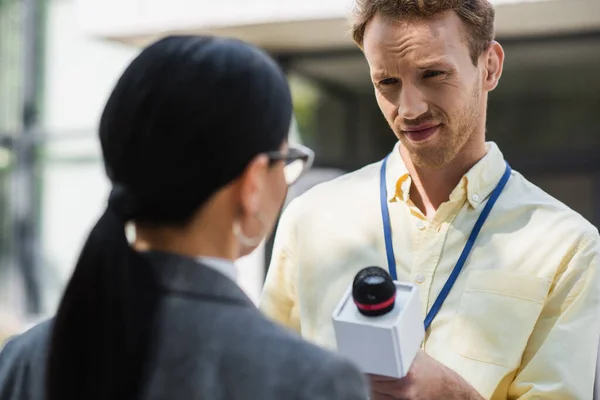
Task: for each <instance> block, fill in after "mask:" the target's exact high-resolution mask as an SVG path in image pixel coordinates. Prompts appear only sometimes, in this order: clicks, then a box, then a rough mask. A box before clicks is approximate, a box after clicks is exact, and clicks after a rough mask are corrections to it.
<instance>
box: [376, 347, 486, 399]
mask: <svg viewBox="0 0 600 400" xmlns="http://www.w3.org/2000/svg"><path fill="white" fill-rule="evenodd" d="M369 378H370V380H371V392H372V393H371V400H404V399H406V400H433V399H447V400H452V399H457V400H459V399H460V400H483V397H481V395H480V394H479V393H477V391H476V390H475V389H474V388H473V387H471V386H470V385H469V384H468V383H467V382H466V381H465V380H464V379H462V378H461V377H460V376H458V374H456V373H455V372H454V371H452V370H451V369H450V368H448V367H446V366H444V365H442V364H440V363H439V362H437V361H435V360H434V359H433V358H431V357H429V356H428V355H427V354H425V353H424V352H422V351H420V352H419V353H418V354H417V356H416V357H415V360H414V361H413V363H412V365H411V367H410V370H409V371H408V374H407V375H406V376H405V377H404V378H402V379H395V378H389V377H384V376H377V375H369Z"/></svg>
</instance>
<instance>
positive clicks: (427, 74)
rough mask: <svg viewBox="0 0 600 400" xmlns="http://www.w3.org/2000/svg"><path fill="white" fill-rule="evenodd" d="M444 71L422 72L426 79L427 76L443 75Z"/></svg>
mask: <svg viewBox="0 0 600 400" xmlns="http://www.w3.org/2000/svg"><path fill="white" fill-rule="evenodd" d="M443 74H444V72H442V71H425V73H424V74H423V78H425V79H427V78H435V77H437V76H440V75H443Z"/></svg>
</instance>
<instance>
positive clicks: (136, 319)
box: [46, 185, 159, 400]
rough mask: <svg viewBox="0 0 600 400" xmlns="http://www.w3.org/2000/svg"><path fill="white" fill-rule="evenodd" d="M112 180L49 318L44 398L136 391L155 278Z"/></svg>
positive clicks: (96, 399) (93, 398)
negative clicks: (130, 234)
mask: <svg viewBox="0 0 600 400" xmlns="http://www.w3.org/2000/svg"><path fill="white" fill-rule="evenodd" d="M124 197H125V196H124V191H123V190H122V189H121V188H120V187H119V186H118V185H117V186H115V189H113V191H112V192H111V198H110V200H109V206H108V207H107V209H106V211H105V212H104V214H103V215H102V217H101V218H100V220H99V221H98V222H97V224H96V226H95V227H94V228H93V229H92V232H91V233H90V235H89V237H88V239H87V241H86V243H85V245H84V247H83V250H82V252H81V254H80V256H79V260H78V261H77V265H76V267H75V271H74V272H73V275H72V277H71V280H70V281H69V283H68V285H67V288H66V291H65V294H64V297H63V299H62V301H61V303H60V305H59V308H58V312H57V315H56V318H55V321H54V327H53V332H52V336H51V342H50V354H49V360H48V368H47V377H46V379H47V381H46V382H47V397H48V400H65V399H82V400H83V399H85V400H100V399H103V400H109V399H110V400H114V399H132V400H133V399H136V398H139V394H140V391H141V384H142V382H143V379H144V373H145V371H144V366H145V364H146V361H147V356H148V354H147V353H148V348H149V342H150V340H151V338H152V331H153V322H154V315H155V311H156V308H157V304H158V300H159V299H158V285H157V281H156V279H155V276H154V270H153V269H152V267H151V266H150V265H149V264H148V263H147V262H146V261H145V260H144V259H143V258H142V257H141V256H140V255H139V254H138V253H136V252H135V251H134V250H133V249H131V248H130V246H129V243H128V241H127V238H126V236H125V221H127V220H128V219H129V217H130V215H126V214H127V213H129V212H130V210H127V207H123V204H124V203H126V202H125V201H124V200H125V199H124Z"/></svg>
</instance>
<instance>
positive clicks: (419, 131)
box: [402, 124, 440, 142]
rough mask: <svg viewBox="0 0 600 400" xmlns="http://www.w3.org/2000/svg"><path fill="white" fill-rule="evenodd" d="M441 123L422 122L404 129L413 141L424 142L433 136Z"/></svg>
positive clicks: (403, 131)
mask: <svg viewBox="0 0 600 400" xmlns="http://www.w3.org/2000/svg"><path fill="white" fill-rule="evenodd" d="M439 127H440V124H422V125H418V126H411V127H407V128H406V129H403V130H402V133H404V134H405V135H406V137H407V138H408V140H410V141H411V142H422V141H424V140H427V139H429V138H430V137H432V136H433V135H434V134H435V133H436V132H437V131H438V129H439Z"/></svg>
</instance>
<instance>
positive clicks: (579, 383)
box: [508, 231, 600, 400]
mask: <svg viewBox="0 0 600 400" xmlns="http://www.w3.org/2000/svg"><path fill="white" fill-rule="evenodd" d="M599 269H600V240H599V236H598V232H597V231H595V232H593V233H590V234H588V235H587V236H584V238H583V239H582V240H581V242H580V244H579V246H577V247H576V248H575V250H574V251H573V252H572V254H570V255H567V256H566V257H565V261H564V267H563V268H562V269H561V270H560V271H559V272H558V274H557V276H556V278H555V280H554V283H553V287H552V288H551V290H550V294H549V295H548V298H547V300H546V303H545V306H544V309H543V310H542V313H541V315H540V318H539V320H538V322H537V325H536V327H535V329H534V332H533V334H532V336H531V338H530V339H529V343H528V345H527V348H526V350H525V352H524V354H523V359H522V362H521V368H520V369H519V371H518V372H517V374H516V377H515V379H514V381H513V382H512V384H511V386H510V388H509V392H508V398H509V399H519V400H528V399H556V400H558V399H592V398H593V390H594V380H595V375H596V374H595V372H596V359H597V353H598V342H599V339H600V274H599Z"/></svg>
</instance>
